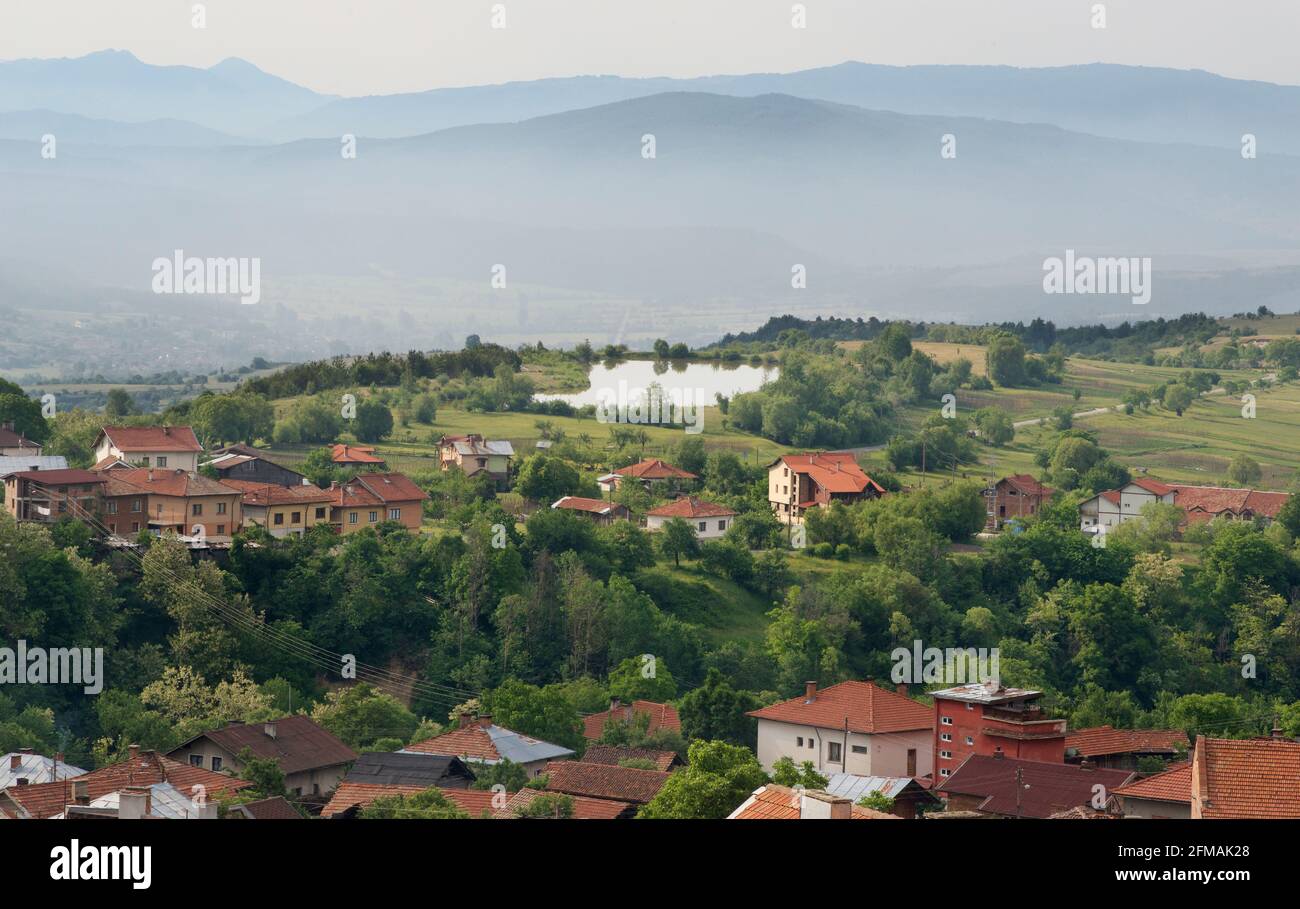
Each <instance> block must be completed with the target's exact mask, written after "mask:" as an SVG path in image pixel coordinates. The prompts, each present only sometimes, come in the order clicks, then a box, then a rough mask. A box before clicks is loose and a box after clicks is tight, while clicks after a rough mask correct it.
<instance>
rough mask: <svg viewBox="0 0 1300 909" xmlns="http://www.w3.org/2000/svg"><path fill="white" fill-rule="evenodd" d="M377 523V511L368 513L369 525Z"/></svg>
mask: <svg viewBox="0 0 1300 909" xmlns="http://www.w3.org/2000/svg"><path fill="white" fill-rule="evenodd" d="M378 522H379V512H377V511H372V512H370V523H371V524H376V523H378Z"/></svg>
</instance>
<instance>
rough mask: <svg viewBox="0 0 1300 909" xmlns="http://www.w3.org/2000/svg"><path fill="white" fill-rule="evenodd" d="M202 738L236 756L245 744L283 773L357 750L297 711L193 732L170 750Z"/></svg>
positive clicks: (342, 758) (329, 762)
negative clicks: (271, 730) (270, 732)
mask: <svg viewBox="0 0 1300 909" xmlns="http://www.w3.org/2000/svg"><path fill="white" fill-rule="evenodd" d="M268 726H272V727H274V730H275V736H274V738H273V737H271V736H270V735H268V734H267V731H266V730H267V727H268ZM204 738H206V739H208V740H209V741H211V742H213V743H214V744H215V745H217V746H219V747H221V748H224V749H225V750H226V751H228V752H230V753H231V754H233V755H236V756H238V754H239V752H240V751H242V750H243V749H244V748H249V749H251V750H252V752H253V754H254V755H255V756H256V757H259V758H263V759H272V760H274V761H275V762H276V763H277V764H278V765H279V767H280V770H281V771H282V772H284V773H286V774H288V773H300V772H302V771H304V770H315V769H317V768H320V767H334V766H337V765H339V764H347V763H349V762H351V761H355V760H356V759H357V753H356V752H355V751H353V750H352V749H351V748H349V747H348V746H347V745H345V744H343V742H342V740H340V739H339V738H338V737H337V736H336V735H334V733H332V732H330V731H329V730H328V729H325V728H323V727H321V726H319V725H317V724H316V723H315V721H313V720H312V719H311V717H307V716H302V715H301V714H298V715H295V716H286V717H281V718H280V719H278V720H273V721H271V722H270V723H232V724H231V725H229V726H223V727H222V728H220V729H213V730H210V731H208V732H204V733H202V734H201V735H196V736H195V737H194V738H192V739H190V740H189V741H187V742H185V743H184V744H182V745H180V746H178V747H177V748H175V749H173V750H172V753H173V754H175V753H176V752H177V751H179V750H181V749H182V748H186V747H187V746H189V745H190V744H191V743H193V742H196V741H198V740H199V739H204Z"/></svg>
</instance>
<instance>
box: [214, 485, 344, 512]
mask: <svg viewBox="0 0 1300 909" xmlns="http://www.w3.org/2000/svg"><path fill="white" fill-rule="evenodd" d="M221 482H222V483H225V484H226V485H227V486H231V487H233V488H235V489H238V490H239V491H240V492H242V493H243V494H244V504H245V505H256V506H265V505H267V504H270V505H292V504H303V505H306V504H310V503H312V502H332V501H334V496H333V495H331V494H330V493H329V492H328V491H326V490H324V489H321V488H320V487H318V486H279V485H277V484H275V483H258V482H255V481H253V480H222V481H221Z"/></svg>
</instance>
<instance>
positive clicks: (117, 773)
mask: <svg viewBox="0 0 1300 909" xmlns="http://www.w3.org/2000/svg"><path fill="white" fill-rule="evenodd" d="M74 782H85V783H86V784H87V787H86V789H87V794H88V795H89V797H90V799H91V800H92V801H93V800H95V799H97V798H100V797H102V796H105V795H109V794H111V793H114V792H119V791H121V790H122V789H124V788H126V787H127V786H152V785H153V784H154V783H171V784H172V785H173V786H174V787H176V789H177V790H179V791H180V792H182V793H183V794H185V795H194V796H198V795H199V793H200V792H202V793H203V794H205V795H206V797H207V798H209V799H213V798H216V797H217V796H219V795H224V794H229V793H233V792H237V791H238V790H240V789H244V788H246V787H247V786H250V785H252V784H251V783H248V782H246V781H244V780H241V779H237V778H235V777H232V776H227V775H226V774H224V773H214V772H212V771H211V770H204V769H203V768H202V767H191V766H190V765H189V764H182V763H180V762H179V761H173V760H172V759H171V758H169V757H165V756H163V755H161V754H159V753H158V752H156V751H142V752H139V753H137V754H136V755H135V756H134V757H130V758H127V760H125V761H119V762H118V763H116V764H108V765H106V766H104V767H100V768H99V769H98V770H92V771H90V772H89V773H87V774H84V775H82V776H77V777H70V778H68V779H66V780H60V781H58V782H53V783H35V784H32V785H29V786H11V787H9V788H8V789H6V790H4V795H5V796H7V797H8V798H10V799H12V800H13V801H15V802H17V803H18V805H19V806H20V807H21V808H22V810H23V812H24V813H25V814H26V815H27V816H30V817H34V818H48V817H53V816H54V815H56V814H59V813H61V812H62V811H63V809H64V807H65V806H66V805H68V804H69V803H71V802H72V793H73V788H74V787H73V783H74ZM196 787H202V790H199V789H197V788H196Z"/></svg>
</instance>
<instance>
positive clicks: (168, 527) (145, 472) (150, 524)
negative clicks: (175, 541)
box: [99, 467, 243, 542]
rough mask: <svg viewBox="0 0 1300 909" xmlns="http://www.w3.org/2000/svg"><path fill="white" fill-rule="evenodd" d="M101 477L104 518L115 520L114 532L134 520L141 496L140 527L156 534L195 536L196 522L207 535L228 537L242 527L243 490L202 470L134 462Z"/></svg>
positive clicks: (221, 539)
mask: <svg viewBox="0 0 1300 909" xmlns="http://www.w3.org/2000/svg"><path fill="white" fill-rule="evenodd" d="M99 476H100V477H101V478H103V479H104V481H105V482H106V483H107V484H108V489H107V490H106V491H105V492H104V521H105V523H106V524H107V525H108V526H109V527H110V528H111V527H112V526H113V525H114V524H118V525H119V526H118V528H117V530H113V531H112V532H113V533H124V532H126V531H127V528H126V526H125V525H126V524H127V523H128V522H129V523H131V524H132V525H134V524H135V523H136V516H137V515H140V513H141V512H140V511H139V509H138V508H137V503H138V502H139V501H140V497H141V496H143V497H144V499H143V501H144V502H145V505H144V506H143V509H144V511H143V518H144V529H147V530H149V531H150V532H152V533H155V534H161V533H164V532H167V531H173V532H175V533H176V534H178V535H180V536H182V537H190V536H198V534H195V532H194V528H195V527H200V528H202V536H203V538H204V539H205V540H209V541H217V542H229V541H230V538H231V537H232V536H234V535H235V533H237V532H238V531H239V529H240V527H242V526H243V506H242V500H243V494H242V493H241V492H240V491H239V490H238V489H235V488H234V487H233V486H227V485H226V484H224V483H221V482H219V481H217V480H213V479H211V478H209V477H205V476H204V475H203V474H201V473H196V472H194V471H185V470H181V469H180V468H176V469H170V468H169V469H166V470H164V469H162V468H156V467H136V468H131V469H130V470H122V469H117V470H106V471H100V473H99ZM124 516H125V517H124Z"/></svg>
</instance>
